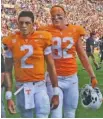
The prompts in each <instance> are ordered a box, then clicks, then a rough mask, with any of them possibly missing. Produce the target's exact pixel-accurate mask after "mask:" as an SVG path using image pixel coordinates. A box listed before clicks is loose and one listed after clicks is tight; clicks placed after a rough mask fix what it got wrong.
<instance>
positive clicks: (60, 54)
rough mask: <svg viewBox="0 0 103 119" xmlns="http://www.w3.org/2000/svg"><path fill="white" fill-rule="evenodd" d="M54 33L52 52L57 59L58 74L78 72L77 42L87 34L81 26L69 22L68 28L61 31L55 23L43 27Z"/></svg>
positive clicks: (55, 59) (64, 74)
mask: <svg viewBox="0 0 103 119" xmlns="http://www.w3.org/2000/svg"><path fill="white" fill-rule="evenodd" d="M40 29H42V30H45V31H49V32H50V33H51V34H52V42H53V44H52V54H53V58H54V61H55V66H56V71H57V75H58V76H70V75H73V74H75V73H76V72H77V63H76V54H75V52H76V47H75V45H76V42H77V41H78V39H79V38H80V37H81V36H82V35H85V30H84V28H83V27H81V26H76V25H71V24H69V25H68V26H67V28H66V29H64V30H62V31H60V30H58V29H56V28H55V27H54V26H53V25H50V26H46V27H41V28H40Z"/></svg>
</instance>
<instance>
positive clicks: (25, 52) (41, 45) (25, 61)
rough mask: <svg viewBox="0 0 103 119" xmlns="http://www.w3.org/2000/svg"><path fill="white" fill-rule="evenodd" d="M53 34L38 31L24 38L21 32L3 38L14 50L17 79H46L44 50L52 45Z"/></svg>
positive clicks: (30, 80)
mask: <svg viewBox="0 0 103 119" xmlns="http://www.w3.org/2000/svg"><path fill="white" fill-rule="evenodd" d="M51 38H52V36H51V34H50V33H49V32H47V31H36V32H34V33H33V34H32V35H30V36H28V37H27V38H26V39H24V38H23V37H22V35H21V33H20V32H18V33H15V34H12V35H9V36H8V37H6V38H4V39H3V44H6V45H7V46H8V48H10V50H11V51H12V54H13V60H14V70H15V76H16V81H18V82H32V81H41V80H44V50H45V48H47V47H48V46H50V45H51Z"/></svg>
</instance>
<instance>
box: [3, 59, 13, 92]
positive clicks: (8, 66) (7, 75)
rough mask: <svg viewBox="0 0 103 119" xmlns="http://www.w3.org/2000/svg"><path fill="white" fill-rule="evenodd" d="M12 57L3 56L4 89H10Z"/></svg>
mask: <svg viewBox="0 0 103 119" xmlns="http://www.w3.org/2000/svg"><path fill="white" fill-rule="evenodd" d="M12 67H13V60H12V58H5V83H6V90H12Z"/></svg>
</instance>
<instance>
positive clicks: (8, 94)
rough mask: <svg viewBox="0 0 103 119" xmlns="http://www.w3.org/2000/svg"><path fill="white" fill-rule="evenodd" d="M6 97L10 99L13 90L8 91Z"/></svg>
mask: <svg viewBox="0 0 103 119" xmlns="http://www.w3.org/2000/svg"><path fill="white" fill-rule="evenodd" d="M5 98H6V100H10V99H11V98H12V92H11V91H6V94H5Z"/></svg>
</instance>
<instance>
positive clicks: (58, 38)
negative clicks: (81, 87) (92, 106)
mask: <svg viewBox="0 0 103 119" xmlns="http://www.w3.org/2000/svg"><path fill="white" fill-rule="evenodd" d="M50 13H51V19H52V25H49V26H45V27H41V28H40V29H42V30H46V31H49V32H50V33H51V34H52V41H53V45H52V55H53V58H54V62H55V66H56V72H57V75H58V85H59V101H60V103H59V106H58V108H56V109H54V110H51V117H52V118H62V109H64V111H63V112H64V117H65V118H74V117H75V112H76V109H77V105H78V98H79V91H78V77H77V63H76V55H75V53H76V52H77V54H78V56H79V59H80V60H81V63H82V64H83V66H84V68H85V69H86V71H87V72H88V75H89V77H90V81H91V85H92V87H95V86H96V85H97V80H96V76H95V74H94V71H93V69H92V67H91V65H90V63H89V61H88V57H87V55H86V53H85V51H84V49H83V46H82V40H81V37H82V36H84V35H85V30H84V28H83V27H81V26H78V25H72V24H68V25H66V12H65V10H64V8H63V7H61V6H59V5H55V6H53V7H52V8H51V10H50ZM45 78H46V80H47V90H48V94H49V97H50V99H51V98H52V94H53V93H52V91H53V90H52V86H51V85H50V80H49V75H48V73H47V72H46V75H45Z"/></svg>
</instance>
